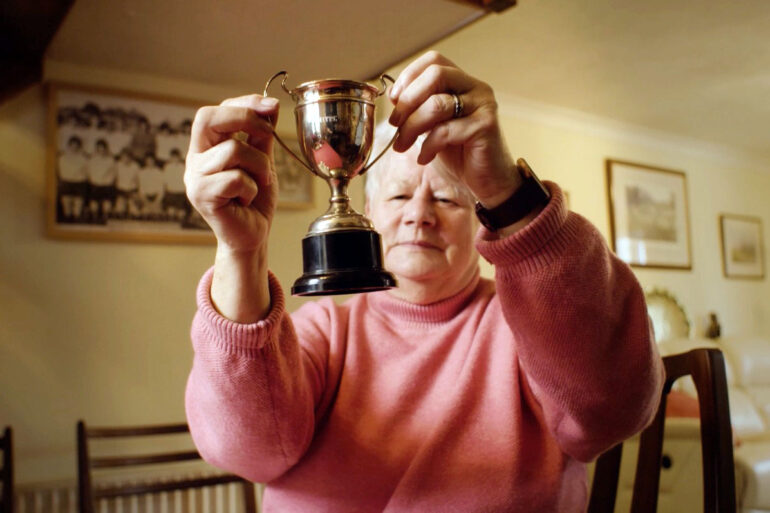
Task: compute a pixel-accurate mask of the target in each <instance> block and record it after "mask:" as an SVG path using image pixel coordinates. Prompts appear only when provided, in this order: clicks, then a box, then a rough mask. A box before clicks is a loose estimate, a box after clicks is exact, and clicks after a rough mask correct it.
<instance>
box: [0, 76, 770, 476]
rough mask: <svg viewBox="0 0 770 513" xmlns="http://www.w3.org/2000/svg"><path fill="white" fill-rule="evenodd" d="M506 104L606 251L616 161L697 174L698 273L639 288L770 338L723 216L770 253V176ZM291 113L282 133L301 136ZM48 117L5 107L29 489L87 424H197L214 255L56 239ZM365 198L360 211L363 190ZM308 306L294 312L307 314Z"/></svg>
mask: <svg viewBox="0 0 770 513" xmlns="http://www.w3.org/2000/svg"><path fill="white" fill-rule="evenodd" d="M47 76H48V77H49V78H56V79H63V80H70V81H76V82H80V83H89V84H94V85H107V86H114V87H120V88H123V89H127V88H130V89H134V90H137V91H151V92H154V93H160V94H167V95H174V96H179V97H189V98H200V99H206V100H210V101H218V100H219V99H221V98H223V97H226V96H232V95H235V94H240V93H241V92H240V91H232V90H226V89H220V88H216V87H212V86H210V85H205V84H194V83H187V82H179V81H173V80H165V79H161V78H158V77H147V76H141V75H136V74H125V73H117V72H110V71H106V70H94V69H84V68H76V67H73V66H68V65H64V64H62V63H54V62H49V63H47ZM500 102H501V116H502V120H503V124H504V127H505V131H506V134H507V137H508V139H509V144H510V147H511V149H512V151H513V152H514V153H515V154H517V155H522V156H525V157H527V159H528V160H529V162H530V163H531V164H532V165H533V167H534V168H535V169H536V171H538V172H539V174H540V175H541V176H542V177H544V178H548V179H553V180H556V181H558V182H560V183H561V184H562V185H563V186H564V188H565V189H566V190H568V191H569V193H570V198H571V203H572V206H573V208H574V210H576V211H578V212H580V213H582V214H583V215H585V216H587V217H588V218H589V219H590V220H591V221H593V222H594V223H595V224H596V225H597V226H598V227H599V229H600V230H601V231H602V232H603V233H604V234H605V235H606V234H607V233H608V226H609V225H608V219H607V206H606V192H605V183H604V181H605V180H604V159H605V158H607V157H614V158H619V159H625V160H631V161H638V162H641V163H646V164H651V165H658V166H663V167H669V168H674V169H680V170H683V171H685V172H686V173H687V179H688V186H689V190H688V192H689V197H690V220H691V232H692V241H693V265H694V267H693V270H692V271H691V272H685V271H647V270H638V271H637V275H638V276H639V278H640V280H641V281H642V283H643V285H645V286H646V287H652V286H662V287H666V288H668V289H669V290H670V291H672V292H673V293H674V294H675V295H676V296H677V297H678V298H679V299H680V300H681V302H682V303H683V304H684V305H685V307H686V308H687V310H688V313H689V314H690V316H691V318H693V319H694V320H695V321H696V322H697V323H698V324H699V327H700V325H701V324H702V323H703V319H704V317H705V316H706V314H707V312H708V311H710V310H714V311H716V312H718V313H719V316H720V318H721V320H722V321H723V327H724V332H725V334H737V333H764V334H765V335H767V334H768V333H769V332H770V329H769V328H770V326H769V325H768V322H769V321H767V320H766V319H767V318H768V317H770V316H769V315H768V313H770V312H769V311H768V310H769V307H768V302H767V298H768V296H769V294H768V293H769V292H770V285H769V284H768V280H764V281H760V282H748V281H735V280H726V279H725V278H723V277H722V273H721V263H720V255H719V251H720V249H719V247H720V246H719V232H718V226H717V216H718V214H719V213H720V212H731V213H738V214H747V215H755V216H760V217H762V218H763V219H764V220H765V225H764V229H765V233H764V236H765V240H768V236H769V235H768V232H767V229H768V228H767V225H768V223H770V202H767V201H766V200H765V198H766V195H767V193H768V192H770V174H768V173H767V172H766V170H765V169H763V168H762V166H760V165H758V164H756V163H751V162H748V163H746V162H737V163H736V162H732V163H729V164H725V162H730V161H729V159H728V158H727V157H725V156H724V155H721V154H720V153H719V152H718V151H717V150H715V149H714V148H711V147H705V146H702V145H699V144H695V143H692V142H691V141H682V140H679V139H675V138H671V137H662V136H660V135H659V134H653V135H650V134H647V133H645V132H643V131H639V130H636V129H632V128H629V127H623V126H620V125H617V124H612V123H609V122H607V121H606V120H599V119H592V118H588V117H585V116H580V115H575V114H574V113H569V112H567V111H560V110H554V109H549V108H545V107H543V106H537V105H532V104H527V103H526V102H522V101H520V100H519V99H516V98H506V97H505V96H501V97H500ZM284 108H285V110H284V112H283V114H282V116H283V118H282V119H283V121H284V124H283V125H282V127H283V129H284V130H291V127H290V124H291V123H290V121H291V113H290V109H289V108H288V105H284ZM45 116H46V107H45V99H44V94H43V90H42V88H41V87H37V86H36V87H32V88H30V89H28V90H26V91H24V92H23V93H21V94H20V95H18V96H17V97H15V98H14V99H12V100H11V101H9V102H7V103H5V104H3V105H0V233H1V234H2V238H3V240H2V245H0V425H3V424H11V425H13V427H14V428H15V431H16V437H15V438H16V441H17V450H16V455H17V462H18V472H17V477H18V480H19V481H20V482H29V481H41V480H48V479H60V478H69V477H72V476H74V472H75V459H74V436H75V434H74V427H75V422H76V420H77V419H78V418H83V419H86V420H87V421H89V422H90V423H93V424H120V423H154V422H169V421H178V420H181V419H183V415H184V411H183V390H184V384H185V379H186V375H187V372H188V368H189V365H190V361H191V350H190V345H189V339H188V330H189V324H190V319H191V317H192V315H193V312H194V290H195V286H196V284H197V281H198V278H199V276H200V275H201V273H202V272H203V271H204V270H205V269H206V268H207V267H208V266H209V265H210V264H211V262H212V259H213V251H214V250H213V247H211V246H203V247H201V246H183V245H176V246H174V245H162V244H125V243H101V242H67V241H59V240H51V239H49V238H47V237H46V236H45V233H44V193H45V175H46V169H45V153H46V134H45ZM287 119H288V120H289V123H288V124H286V121H287ZM315 185H316V207H315V208H314V209H312V210H309V211H307V210H306V211H280V212H279V214H278V216H277V217H276V221H275V224H274V227H273V232H272V238H271V254H270V258H271V261H272V268H273V270H274V271H275V272H276V274H277V275H278V276H279V278H280V279H281V280H282V282H283V283H284V285H285V286H288V285H290V283H291V282H292V281H293V280H294V278H296V277H297V276H298V275H299V273H300V270H301V254H300V241H301V238H302V236H303V235H304V233H305V231H306V229H307V226H308V224H309V223H310V222H311V221H312V219H313V218H314V217H315V216H317V215H319V214H320V213H321V212H322V210H323V209H324V208H325V207H324V205H325V203H326V199H327V198H328V192H327V190H326V186H325V185H324V184H323V183H322V182H321V181H320V180H316V184H315ZM354 189H355V190H354V191H353V193H352V194H353V195H354V197H357V198H359V200H360V197H361V194H360V184H358V185H357V186H356V187H355V188H354ZM490 272H491V270H490V269H488V268H485V273H490ZM299 304H300V300H298V299H296V298H291V299H290V300H289V306H290V308H292V309H293V308H295V307H296V306H298V305H299ZM701 329H702V328H701Z"/></svg>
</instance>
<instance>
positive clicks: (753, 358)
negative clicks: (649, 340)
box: [615, 337, 770, 513]
mask: <svg viewBox="0 0 770 513" xmlns="http://www.w3.org/2000/svg"><path fill="white" fill-rule="evenodd" d="M658 345H659V348H660V350H661V354H663V355H666V354H675V353H681V352H685V351H688V350H690V349H693V348H695V347H716V348H719V349H721V350H722V352H723V354H724V355H725V365H726V367H727V381H728V394H729V398H730V418H731V422H732V425H733V434H734V437H735V439H736V445H735V446H734V455H735V467H736V487H737V489H736V495H737V501H738V507H739V509H738V511H741V512H742V513H770V339H763V338H749V337H743V338H739V337H733V338H723V339H719V340H717V341H712V340H708V339H697V338H674V339H668V340H663V341H659V344H658ZM674 388H675V390H680V391H682V392H684V393H687V394H689V395H692V396H693V397H694V396H695V387H694V384H693V383H692V380H691V379H689V378H688V379H682V380H679V382H677V383H676V384H675V387H674ZM637 450H638V445H637V443H636V442H635V441H634V440H631V441H629V442H627V443H626V444H625V446H624V448H623V462H622V465H621V477H620V486H619V491H618V500H617V507H616V508H615V511H616V512H617V513H620V512H627V511H629V504H630V498H631V491H632V488H633V476H634V471H635V465H636V451H637ZM663 453H664V468H663V469H662V472H661V485H660V497H659V505H658V512H660V513H681V512H698V511H703V495H702V493H703V492H702V490H703V478H702V475H703V473H702V467H701V449H700V427H699V422H698V419H696V418H680V417H669V418H667V421H666V434H665V438H664V447H663ZM666 466H668V468H666Z"/></svg>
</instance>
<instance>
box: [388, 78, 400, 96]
mask: <svg viewBox="0 0 770 513" xmlns="http://www.w3.org/2000/svg"><path fill="white" fill-rule="evenodd" d="M400 92H401V86H399V85H398V82H396V83H395V84H393V86H392V87H391V88H390V99H391V100H395V99H396V98H398V95H399V93H400Z"/></svg>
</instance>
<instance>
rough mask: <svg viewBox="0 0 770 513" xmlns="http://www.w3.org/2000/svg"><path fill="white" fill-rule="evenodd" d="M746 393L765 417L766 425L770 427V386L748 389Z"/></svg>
mask: <svg viewBox="0 0 770 513" xmlns="http://www.w3.org/2000/svg"><path fill="white" fill-rule="evenodd" d="M746 393H748V394H749V396H750V397H751V399H752V400H753V401H754V405H755V406H756V407H757V408H758V409H759V411H760V413H762V415H764V417H765V425H767V426H768V427H770V386H766V387H750V388H747V389H746Z"/></svg>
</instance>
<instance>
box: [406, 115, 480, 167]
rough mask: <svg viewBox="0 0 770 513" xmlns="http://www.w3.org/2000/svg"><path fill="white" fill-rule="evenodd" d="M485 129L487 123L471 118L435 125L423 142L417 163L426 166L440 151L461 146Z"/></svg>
mask: <svg viewBox="0 0 770 513" xmlns="http://www.w3.org/2000/svg"><path fill="white" fill-rule="evenodd" d="M487 129H488V127H487V123H486V122H485V121H484V120H481V119H478V118H473V117H465V118H460V119H456V120H454V121H452V122H444V123H441V124H439V125H436V126H435V127H434V128H433V129H432V130H431V131H430V133H429V134H428V137H426V138H425V141H423V143H422V148H421V149H420V155H419V156H418V157H417V163H418V164H420V165H421V166H424V165H427V164H428V163H429V162H431V161H432V160H433V159H434V158H436V155H437V154H438V153H439V152H441V151H442V150H444V149H446V148H449V147H450V146H462V145H464V144H465V143H467V142H468V141H472V140H474V138H475V136H476V135H477V134H479V133H481V132H483V131H485V130H487Z"/></svg>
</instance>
